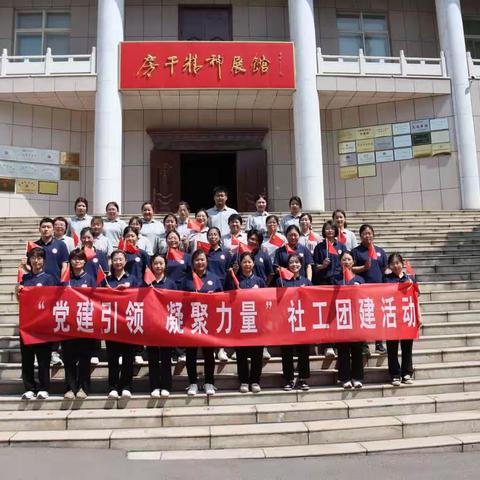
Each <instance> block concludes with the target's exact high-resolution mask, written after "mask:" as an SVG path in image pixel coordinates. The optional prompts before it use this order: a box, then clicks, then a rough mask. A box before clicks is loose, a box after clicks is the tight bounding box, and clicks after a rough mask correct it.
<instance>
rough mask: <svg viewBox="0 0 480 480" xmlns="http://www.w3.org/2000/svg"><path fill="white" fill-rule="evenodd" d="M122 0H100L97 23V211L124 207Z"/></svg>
mask: <svg viewBox="0 0 480 480" xmlns="http://www.w3.org/2000/svg"><path fill="white" fill-rule="evenodd" d="M123 16H124V2H123V0H100V1H99V2H98V22H97V94H96V98H95V158H94V189H93V192H94V193H93V194H94V197H93V205H94V212H95V213H101V212H104V211H105V205H106V204H107V202H109V201H112V200H113V201H116V202H117V203H118V204H119V205H121V204H122V101H121V96H120V92H119V90H118V71H119V54H118V48H119V42H121V41H122V40H123Z"/></svg>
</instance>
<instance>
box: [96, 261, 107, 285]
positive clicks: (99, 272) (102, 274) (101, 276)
mask: <svg viewBox="0 0 480 480" xmlns="http://www.w3.org/2000/svg"><path fill="white" fill-rule="evenodd" d="M106 278H107V276H106V275H105V272H104V271H103V268H102V266H101V265H99V266H98V270H97V285H100V284H101V283H102V282H103V281H104V280H105V279H106Z"/></svg>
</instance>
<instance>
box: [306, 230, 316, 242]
mask: <svg viewBox="0 0 480 480" xmlns="http://www.w3.org/2000/svg"><path fill="white" fill-rule="evenodd" d="M316 240H317V239H316V238H315V234H314V233H313V232H312V231H311V232H310V233H309V235H308V241H309V242H315V241H316Z"/></svg>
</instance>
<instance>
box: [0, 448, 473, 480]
mask: <svg viewBox="0 0 480 480" xmlns="http://www.w3.org/2000/svg"><path fill="white" fill-rule="evenodd" d="M0 469H1V474H0V478H4V479H8V480H37V479H38V480H40V479H41V480H46V479H48V480H51V479H54V480H64V479H65V480H97V479H101V480H110V479H114V480H119V479H129V480H144V479H148V480H150V479H155V480H163V479H168V480H177V479H179V480H180V479H181V480H185V479H189V478H191V479H194V480H202V479H209V480H210V479H212V480H213V479H220V480H237V479H242V480H243V479H248V480H256V479H258V480H267V479H268V480H270V479H274V480H283V479H289V480H300V479H302V480H303V479H304V480H309V479H316V480H324V479H327V480H337V479H339V480H343V479H348V480H367V479H368V480H372V479H375V478H377V479H382V480H383V479H385V480H397V479H398V480H400V479H402V480H404V479H408V480H417V479H421V480H430V479H432V480H433V479H434V480H452V479H454V480H470V479H472V480H478V479H479V478H480V455H479V454H478V452H472V453H433V454H396V455H389V456H387V455H371V456H365V457H364V456H354V457H350V458H347V457H324V458H308V459H303V458H297V459H282V460H227V461H225V460H222V461H216V460H215V461H214V460H210V461H204V462H198V461H185V462H181V461H170V462H161V461H138V460H135V461H134V460H127V459H126V456H125V454H124V452H121V451H115V450H86V449H60V448H56V449H47V448H26V449H21V448H3V449H0Z"/></svg>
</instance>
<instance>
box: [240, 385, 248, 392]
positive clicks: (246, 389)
mask: <svg viewBox="0 0 480 480" xmlns="http://www.w3.org/2000/svg"><path fill="white" fill-rule="evenodd" d="M240 393H248V383H241V384H240Z"/></svg>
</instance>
